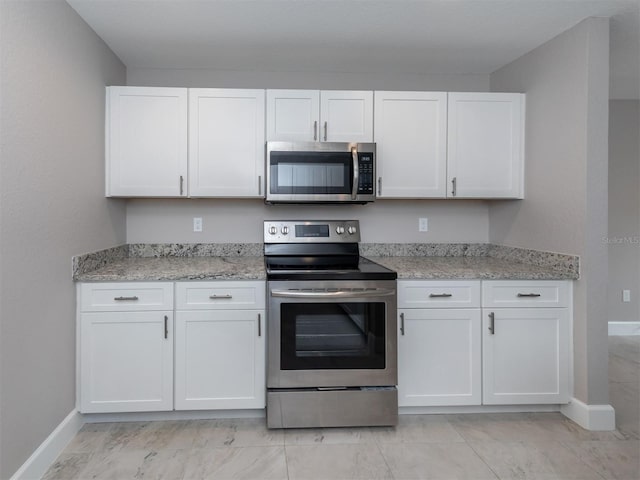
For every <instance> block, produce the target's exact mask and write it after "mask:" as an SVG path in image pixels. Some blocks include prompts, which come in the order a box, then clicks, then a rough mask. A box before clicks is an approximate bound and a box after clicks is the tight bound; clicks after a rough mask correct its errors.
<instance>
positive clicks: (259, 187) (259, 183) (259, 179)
mask: <svg viewBox="0 0 640 480" xmlns="http://www.w3.org/2000/svg"><path fill="white" fill-rule="evenodd" d="M258 195H262V175H258Z"/></svg>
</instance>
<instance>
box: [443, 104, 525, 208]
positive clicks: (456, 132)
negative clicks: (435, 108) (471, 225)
mask: <svg viewBox="0 0 640 480" xmlns="http://www.w3.org/2000/svg"><path fill="white" fill-rule="evenodd" d="M448 117H449V119H448V124H449V126H448V174H447V176H448V181H449V187H450V188H448V189H447V192H448V196H452V197H460V198H523V172H524V95H523V94H520V93H449V112H448Z"/></svg>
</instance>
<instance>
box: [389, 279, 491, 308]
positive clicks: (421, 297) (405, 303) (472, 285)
mask: <svg viewBox="0 0 640 480" xmlns="http://www.w3.org/2000/svg"><path fill="white" fill-rule="evenodd" d="M478 307H480V281H479V280H478V281H468V280H467V281H458V280H444V281H443V280H401V281H399V282H398V308H478Z"/></svg>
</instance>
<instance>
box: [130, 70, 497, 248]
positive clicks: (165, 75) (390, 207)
mask: <svg viewBox="0 0 640 480" xmlns="http://www.w3.org/2000/svg"><path fill="white" fill-rule="evenodd" d="M127 84H128V85H151V86H169V87H172V86H173V87H218V88H302V89H345V90H349V89H353V90H359V89H362V90H375V89H378V90H381V89H387V90H434V91H437V90H442V91H456V90H457V91H476V92H483V91H488V89H489V76H488V75H415V74H403V73H393V72H392V73H373V74H364V73H318V72H316V73H311V72H294V71H291V72H250V71H216V70H207V69H202V70H193V69H186V70H180V69H144V68H142V69H141V68H129V69H127ZM194 216H198V217H203V220H204V231H203V232H202V233H199V234H196V233H193V224H192V222H193V217H194ZM346 217H349V218H354V219H358V220H360V221H361V227H362V238H363V241H365V242H386V243H388V242H487V241H488V239H489V236H488V223H489V220H488V206H487V203H486V202H482V201H469V202H458V201H456V202H451V201H449V202H444V201H438V200H379V201H377V202H376V203H375V204H374V205H365V206H353V207H345V206H339V207H336V206H314V207H309V206H306V207H301V206H296V207H294V206H289V207H286V206H265V205H264V203H263V202H261V201H258V200H204V199H203V200H181V199H179V200H130V201H129V202H128V204H127V241H128V242H130V243H135V242H247V241H249V242H261V241H262V233H261V232H262V230H261V225H262V221H263V220H265V219H282V218H327V219H333V218H346ZM418 217H427V218H429V232H428V233H419V232H418Z"/></svg>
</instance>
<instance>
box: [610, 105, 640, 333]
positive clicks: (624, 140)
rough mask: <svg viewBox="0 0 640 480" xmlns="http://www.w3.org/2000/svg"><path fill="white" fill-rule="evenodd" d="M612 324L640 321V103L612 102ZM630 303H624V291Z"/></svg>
mask: <svg viewBox="0 0 640 480" xmlns="http://www.w3.org/2000/svg"><path fill="white" fill-rule="evenodd" d="M608 240H609V315H608V317H607V318H608V320H609V321H617V322H625V321H636V322H637V321H640V302H639V301H638V295H640V102H639V101H638V100H615V101H611V102H609V236H608ZM623 289H626V290H631V302H629V303H623V302H622V290H623Z"/></svg>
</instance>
